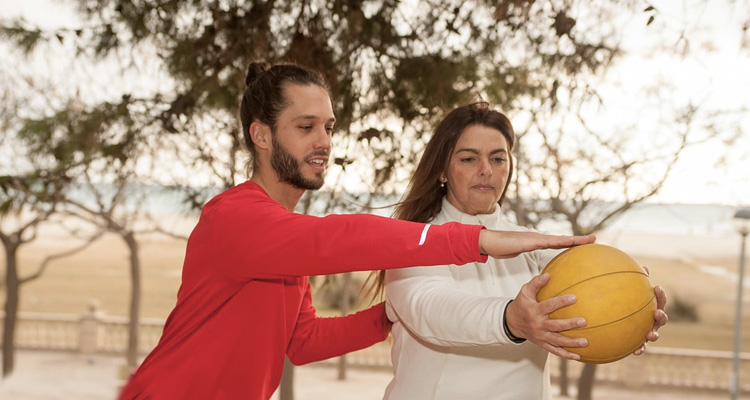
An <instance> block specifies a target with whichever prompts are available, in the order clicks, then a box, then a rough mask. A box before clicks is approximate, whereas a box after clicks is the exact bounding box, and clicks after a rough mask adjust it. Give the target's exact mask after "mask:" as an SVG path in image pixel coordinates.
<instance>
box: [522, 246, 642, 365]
mask: <svg viewBox="0 0 750 400" xmlns="http://www.w3.org/2000/svg"><path fill="white" fill-rule="evenodd" d="M545 272H549V274H550V279H549V281H548V282H547V284H546V285H544V287H542V289H541V290H539V293H537V296H536V298H537V301H539V302H541V301H544V300H547V299H550V298H552V297H556V296H561V295H565V294H571V293H572V294H574V295H576V297H577V299H578V300H577V301H576V303H575V304H573V305H571V306H569V307H564V308H561V309H559V310H557V311H555V312H553V313H552V314H550V317H551V318H560V319H563V318H574V317H583V318H585V319H586V323H587V324H586V326H584V327H582V328H575V329H571V330H568V331H564V332H561V334H563V335H565V336H569V337H583V338H586V339H588V342H589V344H588V346H587V347H580V348H567V350H569V351H570V352H573V353H576V354H578V355H580V356H581V361H582V362H587V363H595V364H602V363H608V362H612V361H617V360H619V359H621V358H623V357H626V356H627V355H629V354H631V353H633V352H634V351H635V350H637V349H638V348H639V347H640V346H641V345H642V344H643V342H644V341H645V340H646V334H648V332H649V331H650V330H651V328H652V327H653V325H654V311H655V310H656V295H655V294H654V289H653V288H652V286H651V282H650V281H649V279H648V275H647V274H646V271H645V270H644V269H643V267H641V266H640V264H638V262H636V261H635V260H634V259H633V258H632V257H630V256H629V255H627V254H626V253H624V252H622V251H620V250H618V249H616V248H614V247H611V246H606V245H602V244H587V245H582V246H576V247H572V248H570V249H568V250H565V251H564V252H562V253H560V254H558V255H557V257H555V258H553V259H552V261H550V263H549V264H547V267H545V268H544V270H543V271H542V273H545Z"/></svg>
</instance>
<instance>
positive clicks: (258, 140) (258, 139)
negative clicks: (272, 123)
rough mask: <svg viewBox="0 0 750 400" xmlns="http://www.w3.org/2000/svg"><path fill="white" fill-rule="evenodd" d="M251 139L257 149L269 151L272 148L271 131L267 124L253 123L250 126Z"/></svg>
mask: <svg viewBox="0 0 750 400" xmlns="http://www.w3.org/2000/svg"><path fill="white" fill-rule="evenodd" d="M250 139H252V141H253V144H254V145H255V147H256V148H258V149H263V150H268V149H270V148H271V129H270V128H269V127H268V126H267V125H266V124H263V123H260V122H253V123H252V124H250Z"/></svg>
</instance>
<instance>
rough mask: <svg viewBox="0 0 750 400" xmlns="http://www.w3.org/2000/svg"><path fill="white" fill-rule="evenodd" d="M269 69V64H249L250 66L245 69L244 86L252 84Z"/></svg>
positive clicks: (260, 62) (258, 62) (256, 62)
mask: <svg viewBox="0 0 750 400" xmlns="http://www.w3.org/2000/svg"><path fill="white" fill-rule="evenodd" d="M269 69H271V64H269V63H267V62H265V61H255V62H251V63H250V66H249V67H248V68H247V77H245V85H250V84H251V83H253V82H254V81H255V80H256V79H258V77H259V76H260V75H261V74H262V73H264V72H266V71H268V70H269Z"/></svg>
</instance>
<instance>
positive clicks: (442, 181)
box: [440, 178, 447, 188]
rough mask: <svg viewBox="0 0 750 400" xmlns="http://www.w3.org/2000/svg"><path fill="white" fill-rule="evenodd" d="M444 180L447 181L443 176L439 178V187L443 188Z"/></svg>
mask: <svg viewBox="0 0 750 400" xmlns="http://www.w3.org/2000/svg"><path fill="white" fill-rule="evenodd" d="M445 181H447V179H445V178H440V187H441V188H444V187H445Z"/></svg>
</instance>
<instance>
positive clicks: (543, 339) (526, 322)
mask: <svg viewBox="0 0 750 400" xmlns="http://www.w3.org/2000/svg"><path fill="white" fill-rule="evenodd" d="M548 281H549V274H547V273H545V274H542V275H539V276H535V277H534V278H532V279H531V280H530V281H529V282H527V283H526V284H525V285H523V286H522V287H521V291H520V292H519V293H518V295H517V296H516V299H515V300H514V301H512V302H511V303H510V304H509V305H508V307H507V309H506V311H505V318H506V322H507V324H508V328H509V329H510V331H511V333H512V334H513V336H516V337H518V338H524V339H527V340H528V341H530V342H532V343H534V344H536V345H537V346H539V347H541V348H543V349H545V350H547V351H549V352H550V353H552V354H555V355H558V356H560V357H563V358H567V359H570V360H580V358H581V356H579V355H578V354H575V353H571V352H570V351H568V350H566V349H565V347H568V348H573V347H586V346H587V345H588V341H587V340H586V339H584V338H571V337H567V336H564V335H562V334H560V332H562V331H565V330H568V329H573V328H580V327H582V326H586V320H585V319H583V318H566V319H554V318H550V317H549V315H550V314H551V313H552V312H554V311H556V310H558V309H560V308H563V307H567V306H569V305H572V304H574V303H575V302H576V300H577V299H576V297H575V295H572V294H567V295H563V296H558V297H553V298H551V299H548V300H545V301H543V302H541V303H539V302H537V301H536V294H537V292H538V291H539V289H541V288H542V287H543V286H544V285H545V284H547V282H548Z"/></svg>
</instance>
